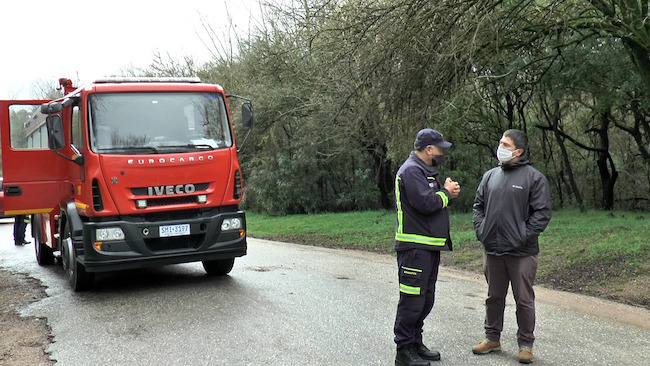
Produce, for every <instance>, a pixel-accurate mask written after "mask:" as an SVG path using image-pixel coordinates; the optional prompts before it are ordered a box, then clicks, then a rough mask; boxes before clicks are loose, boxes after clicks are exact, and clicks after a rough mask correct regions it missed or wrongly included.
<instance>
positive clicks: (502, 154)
mask: <svg viewBox="0 0 650 366" xmlns="http://www.w3.org/2000/svg"><path fill="white" fill-rule="evenodd" d="M514 157H515V156H514V151H510V150H506V149H504V148H502V147H499V148H498V149H497V159H499V161H500V162H501V164H505V163H507V162H509V161H510V160H512V159H513V158H514Z"/></svg>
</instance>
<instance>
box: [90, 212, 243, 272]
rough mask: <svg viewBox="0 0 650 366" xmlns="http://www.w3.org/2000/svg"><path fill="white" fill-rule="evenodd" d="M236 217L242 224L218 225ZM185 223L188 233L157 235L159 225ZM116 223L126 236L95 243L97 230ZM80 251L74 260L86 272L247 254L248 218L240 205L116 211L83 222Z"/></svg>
mask: <svg viewBox="0 0 650 366" xmlns="http://www.w3.org/2000/svg"><path fill="white" fill-rule="evenodd" d="M232 217H239V218H241V220H242V229H241V231H240V230H228V231H221V223H222V221H223V220H224V219H225V218H232ZM183 224H187V225H189V234H185V235H182V236H171V237H161V236H160V234H159V233H160V230H159V228H160V227H161V226H168V225H183ZM100 227H119V228H121V229H122V231H123V232H124V240H113V241H104V242H101V244H100V245H98V244H97V243H98V241H97V240H96V238H95V230H96V229H97V228H100ZM83 243H84V245H83V253H78V254H79V255H78V257H77V258H78V261H79V262H80V263H81V264H83V265H84V266H85V269H86V271H87V272H109V271H116V270H125V269H134V268H145V267H155V266H162V265H167V264H176V263H188V262H197V261H211V260H219V259H228V258H235V257H241V256H243V255H246V249H247V246H246V219H245V214H244V212H243V211H239V210H236V211H228V212H223V211H220V210H213V211H209V212H203V213H196V212H192V213H188V215H186V217H174V218H151V217H141V216H137V217H136V216H133V217H131V216H128V217H119V218H117V219H115V220H104V221H101V222H97V221H95V222H85V223H84V224H83Z"/></svg>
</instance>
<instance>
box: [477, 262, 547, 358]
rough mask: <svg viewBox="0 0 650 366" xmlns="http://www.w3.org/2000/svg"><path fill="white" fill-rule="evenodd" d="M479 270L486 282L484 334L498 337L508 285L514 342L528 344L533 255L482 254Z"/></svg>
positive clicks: (532, 305) (532, 323) (534, 268)
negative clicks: (512, 304)
mask: <svg viewBox="0 0 650 366" xmlns="http://www.w3.org/2000/svg"><path fill="white" fill-rule="evenodd" d="M483 270H484V273H485V279H486V280H487V284H488V297H487V299H486V300H485V337H486V338H487V339H489V340H491V341H498V340H500V338H501V332H502V331H503V313H504V310H505V307H506V295H507V294H508V286H509V285H512V295H513V296H514V298H515V303H516V304H517V306H516V308H517V311H516V316H517V326H518V329H517V343H518V344H519V347H523V346H527V347H532V346H533V342H534V341H535V336H534V335H533V333H534V331H535V291H534V290H533V285H534V284H535V277H536V275H537V255H534V256H527V257H515V256H511V255H502V256H497V255H491V254H485V253H484V254H483Z"/></svg>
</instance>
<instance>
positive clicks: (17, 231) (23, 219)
mask: <svg viewBox="0 0 650 366" xmlns="http://www.w3.org/2000/svg"><path fill="white" fill-rule="evenodd" d="M26 229H27V216H25V215H16V216H14V244H15V245H25V244H29V242H28V241H26V240H25V230H26Z"/></svg>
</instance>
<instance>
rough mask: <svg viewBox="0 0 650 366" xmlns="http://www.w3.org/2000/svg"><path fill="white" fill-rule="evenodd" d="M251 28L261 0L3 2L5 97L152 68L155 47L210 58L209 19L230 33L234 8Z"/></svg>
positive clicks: (240, 25) (238, 22)
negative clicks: (62, 81)
mask: <svg viewBox="0 0 650 366" xmlns="http://www.w3.org/2000/svg"><path fill="white" fill-rule="evenodd" d="M226 9H228V11H229V13H230V15H231V19H232V20H233V24H234V25H235V26H236V27H237V29H239V30H240V32H243V34H248V31H247V30H248V29H249V20H250V19H251V18H253V19H256V18H257V19H258V18H259V15H258V14H259V12H260V10H259V5H258V1H257V0H173V1H172V0H158V1H154V0H110V1H108V0H106V1H97V0H87V1H52V0H50V1H46V0H22V1H3V3H2V7H1V10H0V14H1V16H0V36H1V37H2V38H1V39H2V40H1V41H0V47H2V51H0V52H1V53H0V99H27V98H31V97H33V96H34V95H33V91H32V90H30V89H31V87H32V85H34V84H35V83H36V82H38V81H39V80H46V81H47V80H58V78H60V77H66V78H70V79H73V80H75V79H77V78H79V79H80V80H81V81H82V83H83V82H91V81H92V80H94V79H96V78H99V77H103V76H108V75H112V74H117V73H119V71H120V70H121V69H124V68H127V67H146V66H148V65H149V64H150V63H151V61H152V60H153V55H154V53H155V52H156V51H159V52H160V53H161V54H163V55H166V54H167V53H169V54H171V55H172V56H173V57H181V56H184V55H189V56H192V57H193V58H195V59H196V60H198V61H206V60H208V59H209V55H210V53H209V51H208V49H207V48H206V46H205V45H204V44H203V43H202V40H203V42H207V41H209V39H208V33H206V31H205V30H204V28H203V25H202V20H206V21H207V22H209V24H210V25H211V26H212V28H213V29H214V30H219V31H223V32H224V33H225V31H226V30H227V27H226V24H228V15H227V14H228V12H227V10H226Z"/></svg>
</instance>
